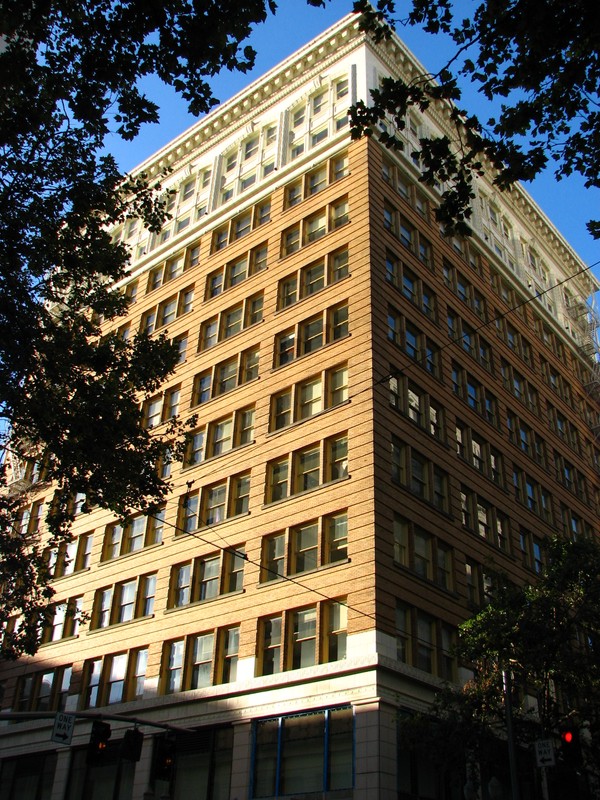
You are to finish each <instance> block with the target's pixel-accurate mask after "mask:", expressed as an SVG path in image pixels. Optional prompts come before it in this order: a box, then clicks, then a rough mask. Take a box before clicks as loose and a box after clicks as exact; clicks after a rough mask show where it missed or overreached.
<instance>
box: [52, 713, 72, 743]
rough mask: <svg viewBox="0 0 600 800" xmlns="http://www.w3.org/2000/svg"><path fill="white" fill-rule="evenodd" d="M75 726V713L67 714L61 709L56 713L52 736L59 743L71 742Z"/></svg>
mask: <svg viewBox="0 0 600 800" xmlns="http://www.w3.org/2000/svg"><path fill="white" fill-rule="evenodd" d="M74 727H75V715H74V714H65V713H63V712H62V711H59V712H58V713H57V714H56V718H55V720H54V728H53V729H52V736H51V737H50V738H51V739H52V741H53V742H58V744H64V745H67V744H71V739H72V738H73V728H74Z"/></svg>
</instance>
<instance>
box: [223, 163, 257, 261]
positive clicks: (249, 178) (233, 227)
mask: <svg viewBox="0 0 600 800" xmlns="http://www.w3.org/2000/svg"><path fill="white" fill-rule="evenodd" d="M255 180H256V173H252V174H251V175H244V176H243V177H242V178H241V180H240V181H239V187H240V191H244V190H245V189H247V188H249V187H250V186H251V185H252V184H253V183H254V182H255ZM237 183H238V182H237V181H236V182H235V183H232V184H228V185H227V186H225V188H224V190H223V191H222V192H221V203H226V202H227V201H228V200H231V198H232V197H233V195H234V189H235V186H236V185H237ZM270 215H271V198H270V197H267V198H264V199H263V200H261V201H260V203H257V204H256V205H255V206H252V207H251V208H248V209H246V210H245V211H242V212H241V213H240V214H238V215H237V216H235V217H233V218H232V219H231V220H229V222H226V223H225V224H224V225H221V226H220V227H218V228H216V229H215V231H214V232H213V235H212V245H211V253H217V252H219V251H220V250H224V249H225V248H226V247H227V246H228V245H229V244H231V243H232V242H235V241H237V240H239V239H242V238H243V237H244V236H247V235H248V234H249V233H250V231H252V230H255V229H256V228H258V227H260V226H261V225H263V224H264V223H265V222H268V221H269V219H270Z"/></svg>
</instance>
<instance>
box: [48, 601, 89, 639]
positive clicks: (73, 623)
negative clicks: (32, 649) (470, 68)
mask: <svg viewBox="0 0 600 800" xmlns="http://www.w3.org/2000/svg"><path fill="white" fill-rule="evenodd" d="M82 610H83V598H82V597H72V598H70V599H69V600H65V601H63V602H62V603H54V604H53V605H51V606H50V607H49V609H48V613H47V615H46V620H45V621H44V629H43V631H42V642H43V643H46V642H57V641H59V640H60V639H67V638H69V637H71V636H76V635H77V633H78V630H79V622H80V619H81V613H82Z"/></svg>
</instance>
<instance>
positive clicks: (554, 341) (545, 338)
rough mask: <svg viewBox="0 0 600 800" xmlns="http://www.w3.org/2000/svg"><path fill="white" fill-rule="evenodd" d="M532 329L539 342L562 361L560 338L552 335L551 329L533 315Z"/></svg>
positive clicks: (562, 352) (562, 353)
mask: <svg viewBox="0 0 600 800" xmlns="http://www.w3.org/2000/svg"><path fill="white" fill-rule="evenodd" d="M534 327H535V332H536V333H537V335H538V337H539V338H540V340H541V341H542V342H543V343H544V344H545V345H546V347H548V348H549V350H551V352H552V353H554V354H555V355H556V356H558V358H560V359H564V347H563V343H562V341H561V340H560V337H559V336H558V335H557V334H555V333H554V331H553V330H552V328H551V327H550V326H549V325H548V324H547V323H546V322H544V320H542V319H541V318H540V317H538V316H535V315H534Z"/></svg>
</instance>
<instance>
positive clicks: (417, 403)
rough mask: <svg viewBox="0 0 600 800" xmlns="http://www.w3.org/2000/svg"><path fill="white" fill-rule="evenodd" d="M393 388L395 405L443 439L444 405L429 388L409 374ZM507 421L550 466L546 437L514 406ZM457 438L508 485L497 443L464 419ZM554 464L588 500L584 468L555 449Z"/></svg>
mask: <svg viewBox="0 0 600 800" xmlns="http://www.w3.org/2000/svg"><path fill="white" fill-rule="evenodd" d="M389 388H390V403H391V405H392V406H393V407H394V408H396V409H397V410H399V411H400V412H401V413H402V414H404V415H405V416H406V417H408V419H410V420H411V421H412V422H414V423H415V424H416V425H418V426H419V427H420V428H422V429H423V430H425V431H427V432H428V433H429V434H431V435H432V436H435V437H436V438H438V439H442V440H443V431H444V409H443V408H442V407H441V406H439V405H438V404H437V403H436V402H435V401H434V400H433V399H432V398H431V397H430V395H429V394H428V393H427V392H425V391H424V390H422V389H421V388H420V387H419V386H417V384H415V383H414V382H413V381H410V380H409V379H408V378H407V377H406V376H399V377H397V376H394V375H392V376H390V378H389ZM506 424H507V428H508V434H509V440H510V441H511V442H512V443H513V444H515V445H516V446H517V447H519V448H520V449H521V450H522V451H523V452H524V453H525V454H526V455H528V456H530V457H531V458H532V459H533V460H534V461H536V462H537V463H538V464H540V465H542V466H543V467H546V466H547V461H546V442H545V441H544V439H543V438H542V437H541V436H539V435H538V434H537V433H535V432H534V431H533V430H532V429H531V427H530V426H529V425H527V424H526V423H525V422H523V421H522V420H520V419H519V417H517V415H516V414H514V413H513V412H512V411H511V410H510V409H509V410H508V411H507V417H506ZM455 440H456V451H457V453H458V455H459V456H460V457H461V458H462V459H464V460H465V461H467V462H468V463H469V464H471V465H472V466H473V467H475V468H476V469H477V470H478V471H479V472H481V473H482V474H483V475H485V476H486V477H487V478H489V479H490V480H492V481H494V482H495V483H497V484H498V485H500V486H503V485H504V475H503V466H502V457H501V454H500V452H499V451H498V450H497V449H496V448H495V447H493V446H492V445H491V444H490V443H489V442H488V441H486V440H485V439H484V438H483V437H482V436H481V435H480V434H479V433H477V432H475V431H473V430H472V428H471V427H470V426H468V425H467V424H466V423H464V422H462V421H461V420H457V422H456V427H455ZM554 466H555V473H556V479H557V480H558V481H559V482H560V483H562V484H563V485H564V486H565V487H566V488H567V489H569V491H572V492H573V493H574V494H576V495H577V496H578V497H580V498H581V499H582V500H584V501H587V500H588V490H587V481H586V478H585V476H584V475H583V474H582V473H581V471H580V470H579V469H577V468H576V467H575V465H574V464H573V463H572V462H570V461H569V460H568V459H566V458H564V456H563V455H562V454H561V453H558V452H557V451H554Z"/></svg>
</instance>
